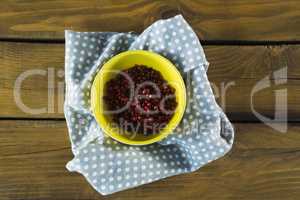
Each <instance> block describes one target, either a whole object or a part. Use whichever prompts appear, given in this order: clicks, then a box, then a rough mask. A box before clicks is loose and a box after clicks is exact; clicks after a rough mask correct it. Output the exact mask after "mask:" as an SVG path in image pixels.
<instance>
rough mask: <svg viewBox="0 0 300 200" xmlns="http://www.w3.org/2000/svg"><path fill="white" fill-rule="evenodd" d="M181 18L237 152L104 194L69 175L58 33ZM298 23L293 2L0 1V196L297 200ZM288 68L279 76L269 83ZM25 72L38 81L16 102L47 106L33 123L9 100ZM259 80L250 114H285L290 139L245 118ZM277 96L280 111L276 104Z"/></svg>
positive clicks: (25, 86)
mask: <svg viewBox="0 0 300 200" xmlns="http://www.w3.org/2000/svg"><path fill="white" fill-rule="evenodd" d="M179 13H180V14H182V15H183V16H184V17H185V18H186V20H187V21H188V22H189V23H190V24H191V26H192V27H193V29H194V30H195V32H196V33H197V34H198V36H199V38H200V40H201V42H202V44H203V45H204V50H205V53H206V55H207V58H208V61H209V62H210V64H211V65H210V68H209V71H208V77H209V79H210V81H211V82H212V83H214V85H216V86H217V88H220V87H221V85H222V84H225V85H229V86H230V87H228V88H227V91H226V93H225V96H224V97H223V98H221V97H220V96H221V95H220V94H216V95H217V96H216V99H217V101H218V102H219V103H220V104H221V105H222V106H223V107H224V109H225V111H226V113H227V115H228V116H229V118H230V119H231V120H232V122H233V123H234V126H235V129H236V139H235V144H234V147H233V150H232V151H231V152H230V153H229V154H227V155H226V156H225V157H223V158H221V159H219V160H217V161H214V162H212V163H210V164H208V165H206V166H205V167H203V168H201V169H200V170H198V171H196V172H194V173H190V174H185V175H179V176H175V177H171V178H167V179H164V180H161V181H157V182H155V183H152V184H148V185H144V186H141V187H138V188H135V189H130V190H127V191H124V192H120V193H116V194H113V195H110V196H105V197H103V196H101V195H99V194H98V193H97V192H95V191H94V190H93V189H92V188H91V187H90V186H89V185H88V184H87V182H86V181H85V180H84V178H83V177H82V176H81V175H79V174H77V173H69V172H68V171H67V170H66V168H65V164H66V163H67V161H69V160H70V159H72V154H71V151H70V143H69V140H68V134H67V129H66V123H65V120H64V116H63V111H62V102H63V101H62V98H61V97H62V95H63V91H62V90H61V84H64V82H63V80H64V78H63V76H62V74H61V72H63V71H62V70H63V69H64V30H65V29H73V30H81V31H136V32H141V31H142V30H143V29H144V28H146V27H147V26H149V25H150V24H151V23H152V22H154V21H156V20H157V19H160V18H167V17H171V16H174V15H176V14H179ZM299 24H300V2H299V1H298V0H285V1H282V0H227V1H223V0H209V1H208V0H198V1H196V0H165V1H150V0H149V1H148V0H137V1H129V0H114V1H112V0H90V1H79V0H68V1H63V0H54V1H50V0H47V1H46V0H45V1H37V0H22V1H20V0H2V1H1V5H0V69H1V73H0V106H1V107H0V108H1V109H0V199H1V200H7V199H9V200H12V199H13V200H17V199H18V200H37V199H38V200H52V199H53V200H88V199H112V200H133V199H142V200H148V199H156V200H165V199H178V200H181V199H185V200H187V199H193V200H194V199H195V200H196V199H272V200H273V199H299V198H300V197H299V196H300V124H299V120H300V87H299V86H300V68H299V65H300V26H299ZM284 67H287V70H288V71H287V74H286V75H284V76H281V75H279V76H278V75H275V74H276V71H278V70H280V69H282V68H284ZM32 70H35V72H36V70H40V71H39V73H40V75H32V76H28V77H27V78H26V79H25V80H24V81H23V82H22V84H21V90H20V91H15V94H20V98H21V99H22V102H23V103H24V104H25V105H26V106H28V107H30V108H44V110H41V112H40V113H39V114H30V113H26V112H24V110H22V108H20V105H18V104H17V103H16V101H15V96H14V87H15V84H16V80H18V77H20V76H21V75H22V74H23V75H24V73H25V74H26V73H27V72H28V71H29V72H32ZM274 72H275V73H274ZM49 74H52V75H54V78H53V79H52V78H51V80H52V81H51V80H50V81H48V75H49ZM265 77H268V78H267V79H266V80H270V81H269V86H268V87H266V88H264V89H262V90H260V91H259V92H256V93H255V95H253V96H252V99H253V107H254V108H255V110H256V111H257V112H258V113H260V114H261V115H264V116H267V117H272V116H273V115H274V113H275V111H276V112H278V113H280V114H284V113H285V112H286V111H287V119H288V121H289V124H288V130H287V132H286V133H280V132H279V131H277V130H275V129H274V128H272V127H270V126H267V125H266V124H264V123H262V122H261V121H260V119H259V118H257V115H256V114H255V113H254V112H253V111H252V109H251V91H253V88H254V87H255V86H256V85H257V83H258V81H259V80H262V79H263V78H265ZM49 82H50V84H49ZM231 82H233V83H234V85H232V84H231ZM278 83H280V84H278ZM285 89H286V90H287V97H286V103H285V102H283V101H279V102H276V94H277V95H278V94H279V93H278V92H279V91H284V90H285ZM49 91H50V93H51V92H53V93H54V98H53V99H52V98H48V92H49ZM220 91H221V90H219V92H220ZM215 92H216V93H217V92H218V91H215ZM282 94H283V93H281V94H279V95H282ZM49 96H50V97H51V95H49ZM279 97H280V98H281V97H282V96H279ZM225 100H226V101H225ZM49 101H50V102H52V103H53V105H51V103H50V107H49V108H47V105H48V102H49ZM285 105H287V107H285ZM284 123H285V122H284V120H282V119H278V118H277V120H275V121H273V125H274V124H276V125H278V124H282V125H284Z"/></svg>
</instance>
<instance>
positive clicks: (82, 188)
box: [0, 120, 300, 200]
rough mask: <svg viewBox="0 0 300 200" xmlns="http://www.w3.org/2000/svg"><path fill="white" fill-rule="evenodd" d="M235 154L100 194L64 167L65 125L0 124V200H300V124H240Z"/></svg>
mask: <svg viewBox="0 0 300 200" xmlns="http://www.w3.org/2000/svg"><path fill="white" fill-rule="evenodd" d="M234 125H235V129H236V140H235V144H234V147H233V150H232V151H231V152H230V153H229V154H228V155H226V156H225V157H223V158H221V159H219V160H216V161H214V162H212V163H210V164H208V165H206V166H205V167H203V168H201V169H200V170H198V171H196V172H194V173H189V174H184V175H179V176H175V177H170V178H167V179H164V180H161V181H158V182H155V183H152V184H148V185H144V186H141V187H138V188H135V189H130V190H127V191H123V192H120V193H116V194H113V195H110V196H107V197H105V198H104V197H102V196H101V195H98V194H97V193H96V192H95V191H94V190H93V189H92V188H91V187H90V186H89V185H88V184H87V182H86V181H85V180H84V178H83V177H82V176H81V175H79V174H77V173H69V172H67V170H66V169H65V164H66V163H67V161H68V160H70V159H72V154H71V151H70V148H69V140H68V136H67V129H66V125H65V122H64V121H47V120H45V121H44V120H43V121H35V120H30V121H23V120H18V121H13V120H1V121H0V163H1V164H0V199H9V200H16V199H22V200H31V199H32V200H33V199H39V200H46V199H47V200H48V199H60V200H87V199H90V200H92V199H122V200H127V199H128V200H133V199H143V200H145V199H146V200H148V199H149V200H150V199H153V198H154V197H153V195H155V199H158V200H165V199H168V198H169V197H170V196H172V198H173V199H174V200H177V199H178V200H179V199H278V200H279V199H297V198H298V197H299V195H300V190H299V188H300V185H299V183H300V168H299V165H300V160H299V159H298V158H299V156H300V134H299V131H300V124H298V123H297V124H296V123H295V124H289V129H288V132H287V133H285V134H281V133H278V132H276V131H274V130H273V129H271V128H269V127H267V126H265V125H264V124H257V123H247V124H243V123H236V124H234Z"/></svg>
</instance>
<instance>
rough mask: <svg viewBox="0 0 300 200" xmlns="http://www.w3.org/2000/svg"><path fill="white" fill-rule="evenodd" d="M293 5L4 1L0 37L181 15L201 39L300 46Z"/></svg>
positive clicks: (126, 25)
mask: <svg viewBox="0 0 300 200" xmlns="http://www.w3.org/2000/svg"><path fill="white" fill-rule="evenodd" d="M299 9H300V2H299V1H297V0H286V1H280V0H269V1H259V0H234V1H226V2H224V1H223V0H211V1H206V0H197V1H196V0H178V1H175V0H159V1H147V0H138V1H129V0H114V1H110V0H100V1H99V0H90V1H78V0H69V1H63V0H55V1H51V0H47V1H35V0H27V1H18V0H2V1H1V7H0V13H1V15H0V22H1V23H0V24H1V25H0V38H29V39H63V38H64V34H63V31H64V30H65V29H74V30H81V31H123V32H124V31H136V32H141V31H142V30H143V29H145V28H146V27H147V26H149V25H150V24H151V23H153V22H154V21H156V20H157V19H161V18H167V17H171V16H174V15H176V14H182V15H183V16H184V17H185V18H186V19H187V21H188V22H189V23H190V24H191V25H192V27H193V28H194V30H195V31H196V32H197V34H198V36H199V37H200V38H201V39H202V40H222V41H236V40H249V41H256V40H259V41H270V40H272V41H299V39H300V28H299V26H298V24H299V22H300V20H299V19H300V13H299V12H298V11H299Z"/></svg>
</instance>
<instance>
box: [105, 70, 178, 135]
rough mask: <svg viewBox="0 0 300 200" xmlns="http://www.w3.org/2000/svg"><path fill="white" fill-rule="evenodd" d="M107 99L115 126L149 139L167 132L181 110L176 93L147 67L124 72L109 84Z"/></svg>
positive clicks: (106, 93)
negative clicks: (161, 132) (156, 134)
mask: <svg viewBox="0 0 300 200" xmlns="http://www.w3.org/2000/svg"><path fill="white" fill-rule="evenodd" d="M103 99H104V102H105V105H106V107H107V110H108V111H110V115H111V118H112V120H113V122H115V123H117V124H118V126H120V127H121V128H123V129H124V130H126V131H129V132H134V133H141V134H145V135H148V134H154V133H158V132H159V131H160V130H161V129H162V128H164V127H165V126H166V125H167V123H168V122H169V121H170V119H171V118H172V116H173V114H174V111H175V109H176V107H177V102H176V97H175V89H174V88H173V87H172V86H170V85H169V84H168V83H167V82H166V81H165V80H164V78H163V77H162V75H161V74H160V72H158V71H156V70H154V69H152V68H150V67H147V66H144V65H135V66H133V67H131V68H129V69H126V70H123V71H121V72H120V73H119V74H117V75H116V76H115V77H114V78H113V79H111V80H109V81H108V82H107V83H106V85H105V96H104V97H103ZM111 111H113V112H111Z"/></svg>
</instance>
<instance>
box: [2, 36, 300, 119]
mask: <svg viewBox="0 0 300 200" xmlns="http://www.w3.org/2000/svg"><path fill="white" fill-rule="evenodd" d="M299 47H300V46H299V45H293V46H205V47H204V49H205V53H206V55H207V59H208V61H209V62H210V67H209V70H208V77H209V80H210V81H211V83H212V86H213V88H214V92H215V94H216V99H217V101H218V102H219V104H220V105H221V106H222V107H223V108H224V110H225V111H226V112H227V114H228V115H229V117H230V119H232V120H239V121H249V120H257V118H256V116H255V115H254V114H253V112H252V110H251V107H250V105H251V101H250V99H251V91H252V89H253V87H254V86H255V85H256V84H257V83H258V81H259V80H261V79H263V78H264V77H266V76H270V79H271V83H270V87H268V88H266V89H264V90H261V91H259V92H257V93H255V94H254V95H253V105H254V108H255V110H256V111H258V112H259V113H261V114H262V115H265V116H268V117H273V115H274V111H275V110H277V111H278V112H279V113H284V111H285V108H284V105H285V104H284V103H280V102H279V103H277V105H278V107H277V108H275V92H276V91H277V90H280V89H285V88H287V90H288V91H287V92H288V96H287V104H288V108H287V110H288V116H289V120H295V121H296V120H299V116H300V102H299V98H300V91H299V90H300V89H299V88H300V87H299V85H300V68H299V65H300V48H299ZM0 63H1V72H2V73H0V80H1V82H0V93H1V95H0V105H1V110H0V117H1V118H14V117H18V118H28V117H29V118H63V110H62V108H63V103H62V101H59V99H60V97H63V95H64V94H63V91H62V90H59V89H58V88H61V87H59V84H64V82H63V81H64V77H62V76H61V75H60V74H61V73H62V72H63V69H64V46H63V45H62V44H45V43H43V44H40V43H14V42H8V43H5V42H2V43H0ZM285 66H287V67H288V73H287V80H286V83H284V82H285V81H284V78H285V77H281V76H276V77H274V75H273V72H276V71H277V70H279V69H282V68H284V67H285ZM37 70H41V71H42V72H43V73H45V74H44V75H31V76H28V77H27V78H26V79H25V80H24V81H23V82H22V84H21V88H20V93H21V100H22V102H23V103H24V104H25V105H26V106H28V107H30V108H45V109H46V110H45V111H41V113H40V114H31V113H27V111H25V112H24V110H23V109H22V106H21V105H20V103H18V101H17V100H16V98H15V97H14V91H16V90H14V88H15V85H16V81H17V80H18V78H20V76H22V74H24V73H28V72H33V73H36V72H37ZM51 74H53V78H54V84H53V85H51V84H50V85H48V75H51ZM62 74H63V73H62ZM49 80H51V79H49ZM278 80H283V84H280V85H276V84H275V82H276V81H278ZM222 84H223V85H224V86H228V88H227V90H226V93H225V95H222V91H223V92H224V91H225V89H224V88H223V89H222ZM231 84H234V85H231ZM48 91H50V92H51V91H53V92H54V96H53V100H52V99H51V100H49V101H48ZM16 93H18V92H16ZM49 96H50V95H49ZM222 96H223V97H222ZM48 102H53V106H51V107H50V109H48V108H47V105H48Z"/></svg>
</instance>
